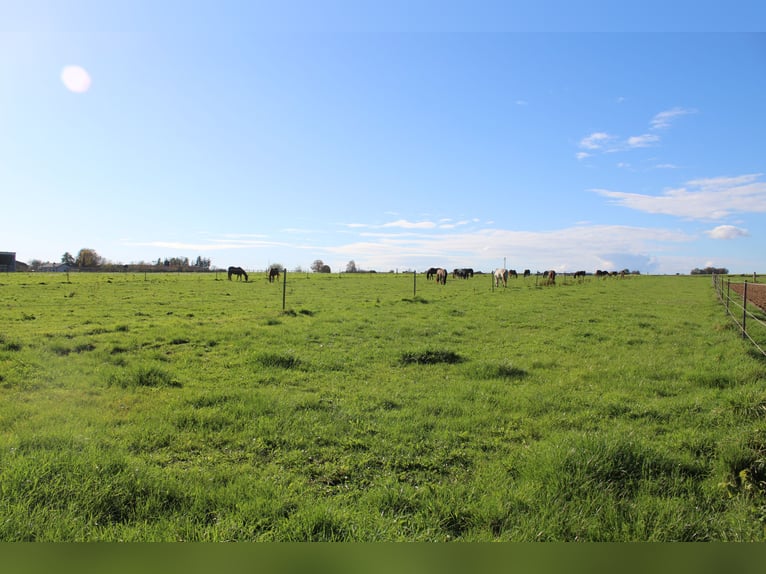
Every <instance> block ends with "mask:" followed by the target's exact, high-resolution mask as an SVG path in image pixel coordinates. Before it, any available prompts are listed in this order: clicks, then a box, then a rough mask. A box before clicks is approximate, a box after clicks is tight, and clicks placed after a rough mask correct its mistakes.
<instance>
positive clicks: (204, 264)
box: [194, 255, 210, 269]
mask: <svg viewBox="0 0 766 574" xmlns="http://www.w3.org/2000/svg"><path fill="white" fill-rule="evenodd" d="M194 267H196V268H197V269H210V259H204V258H203V257H202V256H201V255H197V260H196V261H195V262H194Z"/></svg>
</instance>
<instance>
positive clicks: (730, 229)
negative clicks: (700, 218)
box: [705, 225, 750, 239]
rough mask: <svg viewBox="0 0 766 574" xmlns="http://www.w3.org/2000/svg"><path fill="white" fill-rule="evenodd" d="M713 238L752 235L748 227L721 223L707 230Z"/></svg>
mask: <svg viewBox="0 0 766 574" xmlns="http://www.w3.org/2000/svg"><path fill="white" fill-rule="evenodd" d="M705 233H706V234H707V235H708V236H709V237H711V238H712V239H736V238H737V237H747V236H748V235H750V233H749V232H748V230H747V229H742V228H741V227H735V226H733V225H719V226H718V227H715V228H713V229H710V230H708V231H705Z"/></svg>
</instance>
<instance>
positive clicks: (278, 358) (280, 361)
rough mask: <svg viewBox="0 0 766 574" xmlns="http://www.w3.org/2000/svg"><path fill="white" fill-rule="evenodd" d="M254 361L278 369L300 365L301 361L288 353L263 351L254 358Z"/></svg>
mask: <svg viewBox="0 0 766 574" xmlns="http://www.w3.org/2000/svg"><path fill="white" fill-rule="evenodd" d="M255 361H256V362H257V363H258V364H259V365H262V366H264V367H276V368H279V369H294V368H296V367H298V366H300V364H301V361H300V359H298V358H297V357H295V356H293V355H290V354H280V353H263V354H261V355H258V356H257V357H256V358H255Z"/></svg>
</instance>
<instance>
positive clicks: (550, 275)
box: [543, 269, 556, 285]
mask: <svg viewBox="0 0 766 574" xmlns="http://www.w3.org/2000/svg"><path fill="white" fill-rule="evenodd" d="M543 279H544V281H543V285H555V284H556V271H554V270H553V269H551V270H550V271H546V272H545V273H543Z"/></svg>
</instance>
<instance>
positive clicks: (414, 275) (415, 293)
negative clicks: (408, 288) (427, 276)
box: [412, 271, 418, 298]
mask: <svg viewBox="0 0 766 574" xmlns="http://www.w3.org/2000/svg"><path fill="white" fill-rule="evenodd" d="M417 296H418V272H417V271H413V272H412V297H413V298H415V297H417Z"/></svg>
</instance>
